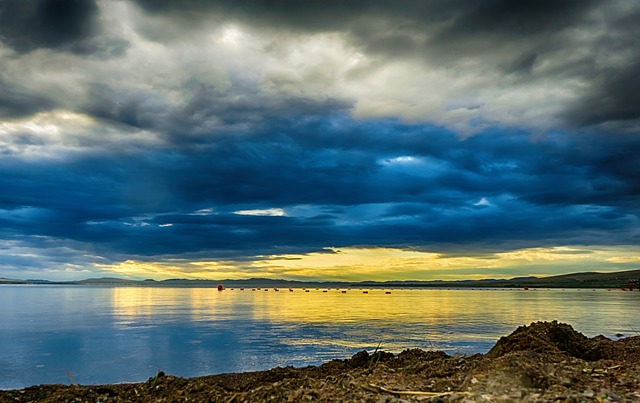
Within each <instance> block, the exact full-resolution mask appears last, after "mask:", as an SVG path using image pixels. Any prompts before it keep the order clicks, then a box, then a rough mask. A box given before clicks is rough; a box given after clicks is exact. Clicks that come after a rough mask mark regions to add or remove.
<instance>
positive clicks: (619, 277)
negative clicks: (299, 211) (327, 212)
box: [0, 269, 640, 289]
mask: <svg viewBox="0 0 640 403" xmlns="http://www.w3.org/2000/svg"><path fill="white" fill-rule="evenodd" d="M0 284H48V285H108V286H135V287H217V286H218V284H222V285H224V287H226V288H234V287H235V288H252V287H258V288H274V287H280V288H311V287H321V288H523V287H530V288H625V289H640V269H638V270H626V271H619V272H613V273H599V272H580V273H571V274H562V275H557V276H549V277H534V276H531V277H515V278H511V279H483V280H455V281H443V280H434V281H420V280H406V281H361V282H336V281H332V282H306V281H294V280H280V279H267V278H251V279H244V280H233V279H225V280H189V279H169V280H160V281H156V280H152V279H147V280H129V279H122V278H116V277H102V278H90V279H86V280H77V281H47V280H16V279H7V278H0Z"/></svg>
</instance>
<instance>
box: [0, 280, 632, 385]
mask: <svg viewBox="0 0 640 403" xmlns="http://www.w3.org/2000/svg"><path fill="white" fill-rule="evenodd" d="M0 306H1V307H2V308H1V310H0V346H2V354H1V355H0V388H2V389H10V388H21V387H25V386H29V385H34V384H40V383H64V384H69V383H71V380H70V379H69V377H68V376H67V375H66V371H68V372H69V374H71V376H72V377H73V378H74V379H75V381H77V382H79V383H81V384H96V383H115V382H133V381H144V380H146V379H148V378H149V377H151V376H153V375H155V373H156V372H157V371H158V370H162V371H165V372H166V373H169V374H174V375H178V376H183V377H191V376H198V375H209V374H215V373H223V372H239V371H255V370H264V369H269V368H272V367H275V366H278V365H280V366H285V365H294V366H305V365H317V364H320V363H322V362H325V361H328V360H331V359H333V358H347V357H349V356H351V355H352V354H354V353H356V352H358V351H360V350H364V349H366V350H373V349H375V348H376V346H377V345H378V344H380V346H381V348H382V349H384V350H386V351H391V352H396V353H397V352H400V351H402V350H403V349H406V348H422V349H438V350H444V351H446V352H448V353H450V354H451V353H465V354H467V353H476V352H486V351H488V350H489V349H490V348H491V347H492V346H493V344H494V343H495V342H496V341H497V339H498V338H499V337H501V336H505V335H507V334H509V333H510V332H511V331H513V330H514V329H515V328H516V327H518V326H520V325H523V324H529V323H531V322H534V321H538V320H546V321H550V320H554V319H555V320H558V321H561V322H566V323H569V324H571V325H572V326H573V327H574V328H575V329H576V330H578V331H580V332H582V333H584V334H586V335H587V336H590V337H591V336H595V335H598V334H603V335H605V336H607V337H610V338H614V337H615V334H617V333H622V334H626V335H629V336H630V335H634V333H633V331H632V330H631V328H630V326H631V327H634V328H635V329H640V324H638V319H637V307H638V306H640V293H638V292H622V291H617V290H616V291H606V290H597V291H595V290H566V291H563V290H530V291H522V290H439V289H435V290H392V293H391V294H390V295H389V294H385V291H384V290H370V291H369V293H368V294H363V292H362V291H361V290H356V289H353V290H348V291H347V292H346V293H342V292H341V291H339V290H329V291H328V292H322V290H315V289H311V290H310V292H304V291H303V290H301V289H295V290H294V291H293V292H289V291H288V290H286V289H281V290H280V291H279V292H275V291H273V290H269V291H264V290H260V291H251V290H250V289H246V290H244V291H240V290H238V289H236V290H225V291H223V292H218V291H216V290H214V289H210V288H154V287H148V288H133V287H131V288H129V287H82V286H0Z"/></svg>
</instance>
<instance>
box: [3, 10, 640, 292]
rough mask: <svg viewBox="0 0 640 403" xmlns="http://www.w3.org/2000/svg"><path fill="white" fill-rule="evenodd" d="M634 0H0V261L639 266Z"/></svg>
mask: <svg viewBox="0 0 640 403" xmlns="http://www.w3.org/2000/svg"><path fill="white" fill-rule="evenodd" d="M638 37H640V3H639V2H637V1H632V0H607V1H595V0H593V1H592V0H565V1H556V0H520V1H509V0H486V1H476V0H430V1H422V0H413V1H411V0H396V1H379V0H366V1H364V0H351V1H337V0H328V1H323V2H319V1H315V0H314V1H310V0H298V1H284V0H280V1H277V0H270V1H267V0H247V1H242V2H238V1H229V0H222V1H213V0H212V1H205V0H184V1H180V2H177V1H171V0H2V1H0V173H1V175H0V189H1V191H0V240H1V242H0V277H7V278H21V279H25V278H37V279H49V280H74V279H83V278H89V277H102V276H116V277H123V278H133V279H145V278H153V279H157V280H161V279H166V278H206V279H225V278H234V279H241V278H251V277H267V278H283V279H296V280H344V281H355V280H391V279H398V280H408V279H415V280H436V279H445V280H446V279H474V278H510V277H515V276H526V275H540V276H546V275H553V274H562V273H570V272H578V271H617V270H627V269H637V268H640V246H639V245H640V42H639V41H638V40H637V38H638Z"/></svg>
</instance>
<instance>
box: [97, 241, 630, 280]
mask: <svg viewBox="0 0 640 403" xmlns="http://www.w3.org/2000/svg"><path fill="white" fill-rule="evenodd" d="M634 263H640V259H639V258H638V251H637V248H636V247H632V246H626V247H611V248H588V247H581V248H578V247H550V248H529V249H520V250H514V251H509V252H500V253H484V254H480V253H474V254H468V255H463V254H456V255H447V254H444V253H435V252H428V251H420V250H406V249H398V248H326V249H325V251H322V252H313V253H307V254H283V255H270V256H264V257H261V258H259V259H257V260H254V261H252V262H239V261H231V260H227V261H216V260H202V261H188V260H171V261H165V262H142V261H135V260H127V261H124V262H120V263H116V264H100V265H96V268H97V269H99V270H101V271H102V272H104V273H108V274H110V275H117V276H123V277H127V278H139V279H141V278H154V279H158V280H161V279H167V278H187V279H246V278H251V277H263V278H272V279H296V280H308V281H365V280H378V281H384V280H464V279H482V278H510V277H517V276H527V275H537V276H545V275H552V274H564V273H574V272H580V271H601V272H602V271H616V270H626V269H630V268H634V267H628V266H624V265H629V264H634Z"/></svg>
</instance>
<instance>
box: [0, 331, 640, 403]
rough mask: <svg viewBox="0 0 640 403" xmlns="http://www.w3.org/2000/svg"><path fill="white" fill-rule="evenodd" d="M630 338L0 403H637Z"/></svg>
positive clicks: (544, 334) (375, 355) (409, 353)
mask: <svg viewBox="0 0 640 403" xmlns="http://www.w3.org/2000/svg"><path fill="white" fill-rule="evenodd" d="M638 362H640V335H634V336H631V337H627V338H622V339H619V340H610V339H608V338H606V337H604V336H597V337H594V338H587V337H586V336H584V335H583V334H581V333H578V332H577V331H575V330H574V329H573V328H572V327H571V326H569V325H567V324H563V323H558V322H555V321H554V322H536V323H532V324H531V325H530V326H521V327H519V328H518V329H516V330H515V331H514V332H513V333H512V334H510V335H509V336H506V337H502V338H501V339H500V340H499V341H498V342H497V343H496V345H495V346H494V347H493V348H492V349H491V350H490V351H489V352H488V353H486V354H476V355H471V356H456V355H453V356H450V355H447V354H445V353H444V352H441V351H424V350H418V349H414V350H405V351H403V352H401V353H400V354H397V355H394V354H391V353H387V352H382V351H377V352H372V353H369V352H366V351H362V352H360V353H357V354H356V355H354V356H353V357H351V358H349V359H345V360H333V361H331V362H328V363H325V364H323V365H320V366H317V367H315V366H311V367H305V368H294V367H284V368H282V367H278V368H274V369H271V370H269V371H259V372H247V373H236V374H220V375H211V376H204V377H197V378H190V379H185V378H179V377H176V376H172V375H166V374H164V373H162V372H159V373H158V374H157V375H156V376H154V377H152V378H150V379H149V380H148V381H147V382H144V383H129V384H117V385H39V386H32V387H28V388H25V389H22V390H8V391H1V390H0V401H2V402H5V401H6V402H65V401H66V402H183V401H184V402H187V401H189V402H228V403H231V402H236V403H240V402H268V401H273V402H306V401H318V402H398V403H399V402H494V401H495V402H498V401H500V402H638V401H640V366H639V365H638Z"/></svg>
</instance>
